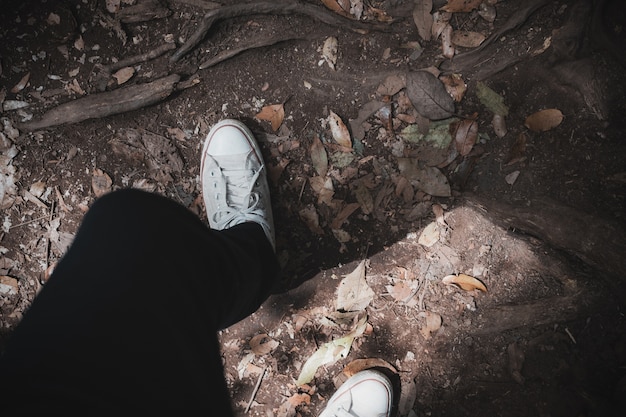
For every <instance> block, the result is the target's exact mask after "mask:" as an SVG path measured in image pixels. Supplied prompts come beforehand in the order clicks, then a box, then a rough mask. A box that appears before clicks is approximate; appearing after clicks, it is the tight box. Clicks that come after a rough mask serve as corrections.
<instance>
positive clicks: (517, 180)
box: [0, 0, 626, 417]
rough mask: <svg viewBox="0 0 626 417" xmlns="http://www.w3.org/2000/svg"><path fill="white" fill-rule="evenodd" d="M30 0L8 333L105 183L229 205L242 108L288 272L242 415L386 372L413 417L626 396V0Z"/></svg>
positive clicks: (242, 385)
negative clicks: (223, 186) (230, 138)
mask: <svg viewBox="0 0 626 417" xmlns="http://www.w3.org/2000/svg"><path fill="white" fill-rule="evenodd" d="M4 3H6V4H3V7H2V10H1V11H0V21H1V22H2V25H1V26H0V64H1V68H0V103H1V104H2V106H1V108H2V112H1V113H0V117H1V120H2V126H0V133H1V135H0V140H1V142H0V171H1V172H2V175H1V176H0V206H1V208H2V212H1V218H0V221H1V222H2V230H1V231H0V279H1V281H0V328H1V334H0V335H1V336H2V337H1V341H2V344H3V343H4V341H5V340H6V338H7V337H8V336H10V332H11V329H12V328H14V326H15V325H16V324H17V323H18V322H19V320H20V318H21V317H22V314H23V312H24V310H25V309H27V308H28V306H29V304H30V302H31V301H32V299H33V297H34V296H35V295H36V293H37V292H38V291H39V289H40V288H41V287H42V286H44V285H45V281H46V279H47V276H48V274H49V272H50V271H51V270H52V269H53V267H54V264H55V262H56V261H57V260H58V259H59V258H60V257H61V256H62V255H63V253H64V251H65V249H66V248H67V246H68V245H69V244H70V243H71V241H72V238H73V236H74V234H75V232H76V229H77V227H78V225H79V224H80V222H81V219H82V217H83V215H84V213H85V212H86V210H88V208H89V206H90V205H91V204H92V203H93V202H94V201H95V200H96V199H97V198H98V196H100V195H102V194H103V193H106V192H109V191H111V190H115V189H119V188H125V187H138V188H142V189H146V190H149V191H153V192H156V193H160V194H163V195H166V196H169V197H171V198H173V199H174V200H176V201H178V202H180V203H181V204H183V205H185V206H186V207H188V208H189V209H190V210H192V211H194V212H195V213H197V214H198V215H199V216H201V217H202V218H203V219H204V218H205V211H204V206H203V203H202V195H201V188H200V184H199V162H200V152H201V149H202V144H203V140H204V138H205V136H206V134H207V132H208V131H209V129H210V128H211V126H212V125H213V124H215V123H216V122H218V121H219V120H221V119H223V118H236V119H240V120H242V121H244V122H245V123H246V124H247V125H248V126H249V127H250V128H251V129H252V131H253V132H254V133H255V135H256V137H257V138H258V140H259V142H260V143H261V146H262V149H263V152H264V157H265V160H266V164H267V167H268V173H269V179H270V187H271V191H272V199H273V208H274V216H275V222H276V234H277V254H278V257H279V259H280V262H281V264H282V265H283V269H284V277H285V281H286V282H287V283H288V285H289V286H288V287H286V288H285V290H286V291H285V293H284V294H279V295H276V296H272V297H271V298H270V299H269V300H268V301H267V302H266V303H265V304H264V305H263V306H262V307H261V309H260V310H259V311H258V312H257V313H255V314H253V315H252V316H251V317H249V318H247V319H245V320H243V321H242V322H240V323H237V324H236V325H234V326H232V327H231V328H228V329H225V330H224V331H222V332H221V334H220V338H221V340H222V342H223V357H224V364H225V373H226V378H227V381H228V385H229V387H230V389H231V392H232V396H233V404H234V406H235V409H236V412H237V415H241V416H248V415H249V416H272V415H273V416H280V417H285V416H294V415H301V416H305V417H308V416H315V415H317V414H318V413H319V412H320V411H321V409H323V407H324V405H325V403H326V401H327V399H328V398H329V397H330V395H332V393H333V392H334V390H335V389H336V386H337V385H338V384H340V383H341V381H342V380H343V379H345V378H346V377H347V376H348V375H350V374H351V373H353V372H355V371H356V370H358V369H362V368H370V367H377V368H379V369H384V370H385V372H387V373H388V374H389V375H390V377H391V378H392V379H393V381H394V385H395V389H396V391H397V392H396V393H397V395H396V404H395V408H394V411H396V412H397V413H398V414H399V415H401V416H408V415H417V416H479V415H480V416H483V415H499V416H529V415H535V416H596V415H597V416H600V415H601V416H613V415H614V416H618V415H622V416H623V415H625V413H626V402H625V398H626V395H625V394H626V332H625V330H626V325H625V319H624V313H623V311H624V310H623V308H624V301H625V300H626V297H625V293H626V292H625V291H624V289H623V288H624V283H625V279H624V268H623V267H624V266H625V262H626V261H625V260H624V256H625V255H626V250H625V248H626V244H625V240H624V239H625V237H624V233H623V232H624V225H625V224H626V218H625V216H624V213H626V204H625V199H624V196H625V190H626V163H625V155H626V152H625V151H626V143H625V142H624V140H623V138H624V134H623V132H624V129H625V128H626V118H625V117H624V115H626V99H624V97H626V75H625V74H626V71H625V68H624V58H623V56H624V54H623V46H624V45H626V31H625V29H624V24H625V23H626V16H625V12H624V10H623V9H624V8H623V7H622V5H621V1H620V0H615V1H610V0H607V1H586V0H529V1H527V2H515V1H506V0H503V1H498V0H485V1H484V2H481V1H480V0H477V1H476V0H465V1H454V0H450V1H448V2H446V1H443V0H441V1H438V0H434V1H432V2H431V1H426V0H416V1H408V0H406V1H402V0H395V1H393V0H380V1H375V0H372V1H359V0H354V1H351V2H341V1H340V2H339V3H347V4H348V5H349V4H352V6H353V8H352V10H351V11H349V10H348V11H346V10H344V11H343V12H341V10H343V9H340V7H341V6H339V5H338V3H337V2H336V1H334V0H326V1H323V2H322V1H314V0H310V1H307V2H301V3H300V2H295V1H285V2H250V3H240V2H235V1H227V0H224V1H222V2H220V4H216V3H213V2H208V1H202V0H170V1H156V0H143V1H141V0H137V1H136V2H134V1H122V2H119V1H117V2H116V1H115V0H110V1H106V2H105V1H96V0H65V1H42V0H28V1H9V2H4ZM129 3H131V4H129ZM132 3H137V4H134V5H133V4H132ZM322 3H324V4H326V6H328V7H325V6H324V4H322ZM430 3H433V4H432V6H431V4H430ZM294 4H295V5H296V6H295V7H294ZM520 4H521V5H520ZM332 6H335V7H334V9H335V10H331V7H332ZM337 7H339V8H337ZM205 15H206V16H211V15H212V16H214V17H215V18H214V19H210V18H209V17H205ZM203 23H204V24H205V28H206V31H205V32H202V33H201V32H199V30H200V28H201V27H202V24H203ZM195 35H197V36H195ZM194 39H197V41H196V42H192V41H193V40H194ZM184 45H188V46H189V48H187V47H185V46H184ZM620 48H621V49H620ZM149 83H154V84H149ZM133 88H138V89H135V90H133ZM107 94H108V96H107ZM122 99H125V100H126V101H124V100H122ZM85 100H91V101H85ZM63 103H68V104H67V105H65V106H66V107H59V109H58V110H54V109H55V108H56V107H57V106H59V105H61V104H63ZM49 111H52V113H47V112H49ZM55 111H56V113H54V112H55ZM163 254H164V255H165V256H166V255H167V248H166V247H164V248H163ZM172 279H175V277H173V278H172ZM346 288H347V289H348V290H346ZM350 294H359V295H360V297H359V298H358V299H356V300H355V299H353V298H351V297H350ZM0 346H1V344H0ZM0 377H1V376H0Z"/></svg>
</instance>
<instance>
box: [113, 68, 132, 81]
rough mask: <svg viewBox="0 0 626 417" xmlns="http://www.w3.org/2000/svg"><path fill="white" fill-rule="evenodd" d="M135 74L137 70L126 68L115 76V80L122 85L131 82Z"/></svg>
mask: <svg viewBox="0 0 626 417" xmlns="http://www.w3.org/2000/svg"><path fill="white" fill-rule="evenodd" d="M134 74H135V69H134V68H133V67H124V68H122V69H120V70H119V71H117V72H116V73H115V74H113V78H115V80H116V81H117V85H120V84H124V83H125V82H126V81H128V80H130V79H131V78H132V76H133V75H134Z"/></svg>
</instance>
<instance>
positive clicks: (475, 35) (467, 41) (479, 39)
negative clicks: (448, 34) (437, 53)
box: [451, 30, 486, 48]
mask: <svg viewBox="0 0 626 417" xmlns="http://www.w3.org/2000/svg"><path fill="white" fill-rule="evenodd" d="M485 39H486V37H485V35H483V34H482V33H480V32H471V31H465V30H455V31H453V32H452V38H451V40H452V43H453V44H455V45H456V46H461V47H463V48H476V47H477V46H480V44H481V43H483V41H484V40H485Z"/></svg>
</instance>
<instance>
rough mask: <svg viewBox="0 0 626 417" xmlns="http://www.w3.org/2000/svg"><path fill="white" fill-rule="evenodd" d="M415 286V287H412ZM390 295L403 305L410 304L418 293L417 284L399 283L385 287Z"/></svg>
mask: <svg viewBox="0 0 626 417" xmlns="http://www.w3.org/2000/svg"><path fill="white" fill-rule="evenodd" d="M411 284H413V285H411ZM385 288H386V289H387V292H388V293H389V295H391V296H392V297H393V298H394V300H396V301H399V302H401V303H408V302H409V301H410V300H411V298H412V297H413V295H415V292H416V291H417V282H416V281H414V282H413V283H412V282H406V281H398V282H396V283H395V284H394V285H387V286H385Z"/></svg>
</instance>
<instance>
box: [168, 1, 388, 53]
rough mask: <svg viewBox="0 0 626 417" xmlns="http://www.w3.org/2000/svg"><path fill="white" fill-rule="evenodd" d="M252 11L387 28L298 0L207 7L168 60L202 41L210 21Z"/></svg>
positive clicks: (349, 26)
mask: <svg viewBox="0 0 626 417" xmlns="http://www.w3.org/2000/svg"><path fill="white" fill-rule="evenodd" d="M252 14H274V15H290V14H301V15H305V16H309V17H311V18H312V19H315V20H317V21H320V22H322V23H326V24H329V25H331V26H338V27H341V28H347V29H352V30H354V31H369V30H378V31H383V32H387V31H390V27H389V25H383V24H376V23H371V24H367V23H363V22H359V21H355V20H351V19H348V18H345V17H343V16H340V15H338V14H336V13H333V12H330V11H328V10H327V9H324V8H322V7H319V6H316V5H313V4H309V3H305V2H302V1H294V2H293V3H283V2H276V3H275V2H258V3H242V4H234V5H230V6H224V7H220V8H219V9H215V10H211V11H209V12H208V13H207V14H206V15H204V18H203V19H202V22H201V23H200V25H199V27H198V29H197V30H196V31H195V32H194V33H193V34H192V35H191V36H190V37H189V39H187V42H185V43H184V44H183V45H182V46H181V47H180V48H178V50H177V51H176V52H174V54H173V55H172V56H171V57H170V62H176V61H178V60H179V59H180V58H182V57H183V55H185V54H186V53H187V52H189V51H190V50H192V49H193V48H195V47H196V46H197V45H198V44H199V43H200V42H202V39H204V36H205V35H206V34H207V32H208V31H209V30H210V29H211V27H212V26H213V24H215V22H217V21H218V20H222V19H228V18H234V17H241V16H247V15H252Z"/></svg>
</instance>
